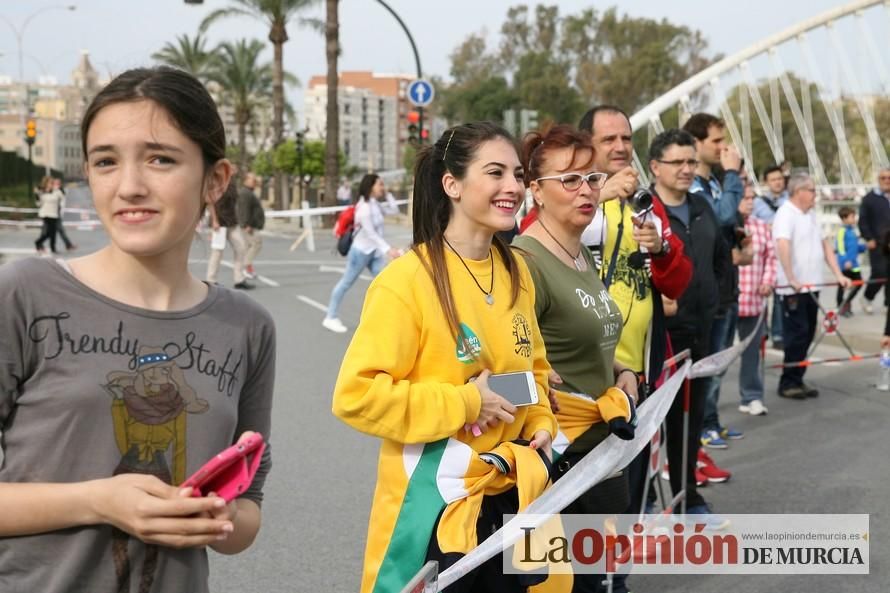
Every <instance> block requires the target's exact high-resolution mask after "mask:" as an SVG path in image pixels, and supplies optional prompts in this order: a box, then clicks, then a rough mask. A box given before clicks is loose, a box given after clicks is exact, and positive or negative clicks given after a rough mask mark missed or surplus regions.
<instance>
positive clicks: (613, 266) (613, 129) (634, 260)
mask: <svg viewBox="0 0 890 593" xmlns="http://www.w3.org/2000/svg"><path fill="white" fill-rule="evenodd" d="M579 127H580V128H581V129H582V130H585V131H589V132H591V134H592V135H593V149H594V152H595V157H594V163H593V164H594V169H595V170H596V171H600V172H603V173H606V174H607V175H608V176H609V177H608V179H607V180H606V183H605V185H604V186H603V188H602V189H601V190H600V205H601V207H600V209H599V211H598V212H597V216H596V218H594V220H593V222H592V223H591V224H590V226H589V227H588V228H587V230H586V231H585V232H584V235H583V236H582V239H581V240H582V241H583V242H584V243H585V244H586V245H588V246H590V247H591V248H592V249H593V251H594V253H596V254H598V256H599V257H598V258H597V259H598V261H599V263H600V265H599V269H600V276H601V277H602V278H603V281H604V283H605V284H606V287H607V288H608V289H609V294H611V295H612V298H613V299H615V302H616V303H618V306H619V308H620V309H621V313H622V316H623V317H624V323H625V326H624V330H623V332H622V334H621V341H620V342H619V344H618V350H617V351H616V353H615V358H616V359H617V360H618V361H619V362H621V363H622V364H624V365H625V366H627V367H630V368H632V369H634V370H635V371H637V372H638V373H640V374H641V375H643V374H644V373H646V375H647V377H648V380H647V381H646V382H647V383H650V382H654V381H655V379H656V378H657V377H658V376H659V375H660V374H661V366H662V364H663V360H664V337H663V336H664V332H663V326H662V328H653V331H652V332H651V336H652V338H653V339H652V342H653V344H652V347H651V352H650V354H651V355H650V358H649V360H648V361H647V360H646V336H647V334H650V324H651V323H652V321H653V312H654V311H655V310H657V312H658V314H659V316H660V315H661V309H662V307H661V297H660V295H661V294H664V295H665V296H667V297H668V298H670V299H677V298H679V296H680V295H681V294H682V293H683V290H685V288H686V285H687V284H688V283H689V279H690V277H691V275H692V265H691V263H690V261H689V259H688V258H687V257H685V256H684V254H683V243H682V241H680V240H679V239H677V238H676V237H674V236H673V234H672V233H671V230H670V225H669V224H668V222H667V216H666V214H665V211H664V209H663V208H662V207H661V205H660V204H654V205H653V204H651V197H649V204H650V206H649V211H648V212H645V211H643V212H637V211H635V209H634V206H635V205H637V206H638V207H641V206H643V205H642V204H639V203H638V202H640V201H641V200H636V201H635V200H632V199H631V198H633V196H634V193H635V192H636V191H637V185H638V180H637V177H638V176H637V172H636V171H634V169H633V168H632V167H631V157H632V155H633V144H632V143H631V136H632V131H631V128H630V119H629V118H628V116H627V114H626V113H625V112H624V111H622V110H621V109H620V108H618V107H614V106H611V105H598V106H596V107H594V108H593V109H591V110H590V111H588V112H587V113H586V114H585V115H584V117H583V118H581V123H580V124H579ZM642 201H643V202H645V201H646V199H645V197H644V199H643V200H642ZM644 210H645V208H644ZM647 262H649V265H647ZM653 289H654V291H655V296H658V298H657V299H653ZM661 321H663V320H659V323H661ZM658 329H661V331H656V330H658ZM659 342H660V344H659ZM644 378H645V377H644Z"/></svg>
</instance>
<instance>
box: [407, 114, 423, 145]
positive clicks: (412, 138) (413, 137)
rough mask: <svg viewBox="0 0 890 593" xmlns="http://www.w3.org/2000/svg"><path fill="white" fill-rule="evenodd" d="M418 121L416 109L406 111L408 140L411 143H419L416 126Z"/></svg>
mask: <svg viewBox="0 0 890 593" xmlns="http://www.w3.org/2000/svg"><path fill="white" fill-rule="evenodd" d="M418 122H420V114H419V113H418V112H416V111H409V112H408V142H409V143H411V144H413V145H415V146H416V145H418V144H420V137H419V136H418V131H419V128H418V127H417V124H418Z"/></svg>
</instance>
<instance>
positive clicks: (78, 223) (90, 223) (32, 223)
mask: <svg viewBox="0 0 890 593" xmlns="http://www.w3.org/2000/svg"><path fill="white" fill-rule="evenodd" d="M62 222H63V223H64V224H65V227H66V228H76V229H79V228H81V227H98V226H102V221H100V220H63V221H62ZM0 226H17V227H23V226H26V227H34V228H40V227H42V226H43V221H42V220H34V219H29V220H4V219H0Z"/></svg>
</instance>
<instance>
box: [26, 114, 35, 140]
mask: <svg viewBox="0 0 890 593" xmlns="http://www.w3.org/2000/svg"><path fill="white" fill-rule="evenodd" d="M35 138H37V121H36V120H34V119H29V120H28V123H27V124H26V125H25V141H26V142H27V143H28V144H34V139H35Z"/></svg>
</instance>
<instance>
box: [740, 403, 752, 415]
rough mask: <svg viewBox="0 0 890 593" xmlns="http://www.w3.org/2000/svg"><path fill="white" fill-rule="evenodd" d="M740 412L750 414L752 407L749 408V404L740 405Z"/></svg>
mask: <svg viewBox="0 0 890 593" xmlns="http://www.w3.org/2000/svg"><path fill="white" fill-rule="evenodd" d="M739 412H741V413H742V414H750V413H751V406H749V405H748V404H739Z"/></svg>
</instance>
